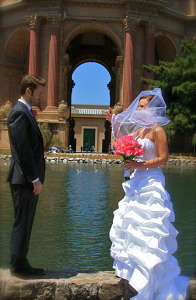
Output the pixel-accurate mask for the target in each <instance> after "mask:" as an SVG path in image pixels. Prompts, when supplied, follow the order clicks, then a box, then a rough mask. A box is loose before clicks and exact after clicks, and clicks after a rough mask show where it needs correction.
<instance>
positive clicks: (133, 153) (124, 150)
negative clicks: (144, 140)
mask: <svg viewBox="0 0 196 300" xmlns="http://www.w3.org/2000/svg"><path fill="white" fill-rule="evenodd" d="M113 146H114V151H113V153H114V154H116V155H121V156H123V158H124V160H126V159H134V160H135V159H137V158H138V157H139V156H141V155H143V154H144V150H143V149H142V148H141V147H142V145H140V144H139V143H138V141H137V140H136V139H134V137H133V136H131V135H126V136H123V137H121V138H119V139H118V140H116V141H115V142H114V145H113ZM128 172H129V175H128V174H127V171H126V170H125V173H124V177H125V180H127V179H129V177H130V171H128Z"/></svg>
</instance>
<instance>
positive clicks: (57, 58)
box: [0, 0, 196, 150]
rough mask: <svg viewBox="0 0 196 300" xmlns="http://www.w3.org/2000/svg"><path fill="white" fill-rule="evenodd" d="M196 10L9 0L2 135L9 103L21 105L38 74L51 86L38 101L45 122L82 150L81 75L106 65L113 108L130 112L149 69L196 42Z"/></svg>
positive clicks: (176, 3) (188, 0) (108, 1)
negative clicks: (24, 89)
mask: <svg viewBox="0 0 196 300" xmlns="http://www.w3.org/2000/svg"><path fill="white" fill-rule="evenodd" d="M195 9H196V3H195V0H172V1H170V0H98V1H95V0H1V2H0V22H1V24H0V106H1V111H0V118H1V135H2V134H3V135H4V134H5V133H4V132H3V131H4V130H5V120H6V114H5V113H4V108H5V104H6V103H7V101H8V100H9V101H10V102H11V104H12V105H13V104H14V103H15V102H16V100H17V98H18V97H19V95H20V90H19V87H20V80H21V78H22V76H23V75H24V74H27V73H30V74H35V75H39V76H41V77H44V78H45V79H46V80H47V86H46V87H42V88H39V90H38V91H37V94H36V101H37V102H36V107H37V108H36V109H37V111H38V114H37V118H38V121H40V122H49V123H50V127H51V130H52V131H53V132H54V134H56V135H57V136H59V137H60V138H61V139H62V141H63V144H64V146H68V145H69V144H72V143H75V139H76V138H75V135H77V134H78V133H77V132H78V126H79V123H78V122H79V121H78V120H77V114H75V112H74V110H71V105H72V103H71V95H72V88H73V86H74V82H73V80H72V74H73V72H74V70H75V69H76V68H77V67H78V66H79V65H80V64H82V63H85V62H97V63H100V64H102V65H103V66H104V67H105V68H106V69H107V70H108V72H109V73H110V76H111V81H110V83H109V84H108V88H109V92H110V105H111V106H114V105H115V104H116V103H117V102H120V104H121V106H122V107H123V108H126V107H127V106H128V105H129V104H130V102H131V101H132V99H133V98H134V96H135V95H136V94H137V93H138V92H140V91H141V89H143V88H144V87H143V86H142V83H141V80H140V78H141V76H145V77H152V74H150V73H146V72H145V71H144V69H143V65H144V64H157V63H158V61H159V60H160V59H161V60H167V61H172V60H174V59H175V57H176V55H177V53H178V49H179V45H180V42H181V40H182V39H184V38H189V39H193V38H194V34H195ZM62 99H63V101H62ZM60 102H61V107H59V103H60ZM2 106H3V107H2ZM62 112H63V113H62ZM94 118H95V119H96V118H97V115H94ZM97 119H99V118H97ZM102 122H104V123H103V124H102V126H104V129H103V130H104V131H105V132H104V133H103V134H102V143H101V141H100V142H99V143H101V144H103V145H105V146H104V147H103V148H102V146H100V145H98V144H97V149H101V148H102V149H103V150H104V149H106V148H107V146H108V145H109V142H110V135H109V133H108V130H109V129H108V125H107V122H105V121H104V120H103V118H102ZM74 126H76V128H75V127H74ZM89 126H90V125H89ZM91 126H93V125H91ZM1 140H2V138H1ZM4 143H5V139H4ZM80 144H81V140H80ZM3 147H4V148H6V146H3ZM76 147H78V146H77V145H76Z"/></svg>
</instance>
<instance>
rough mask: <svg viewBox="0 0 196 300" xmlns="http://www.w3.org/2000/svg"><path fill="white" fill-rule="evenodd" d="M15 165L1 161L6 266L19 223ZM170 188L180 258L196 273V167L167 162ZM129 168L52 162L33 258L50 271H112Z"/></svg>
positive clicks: (0, 224)
mask: <svg viewBox="0 0 196 300" xmlns="http://www.w3.org/2000/svg"><path fill="white" fill-rule="evenodd" d="M8 167H9V165H8V164H6V163H4V162H2V161H1V162H0V243H1V247H0V267H7V266H8V262H9V247H10V233H11V227H12V222H13V208H12V200H11V195H10V191H9V185H8V184H7V183H6V182H5V178H6V174H7V171H8ZM163 170H164V174H165V176H166V189H167V190H168V192H169V193H170V195H171V200H172V202H173V205H174V210H175V214H176V222H175V227H176V228H177V230H178V231H179V235H178V244H179V247H178V250H177V252H176V255H175V256H176V257H177V258H178V259H179V263H180V266H181V268H182V270H183V273H184V274H187V273H188V274H192V273H193V272H194V271H195V265H194V264H195V260H194V258H195V240H196V239H195V212H196V206H195V200H194V198H195V173H196V168H195V167H194V166H190V167H185V166H184V167H183V166H179V167H177V166H175V167H173V166H165V167H164V168H163ZM122 180H123V166H122V165H98V164H79V163H69V164H63V163H59V164H47V168H46V181H45V184H44V189H43V191H42V193H41V194H40V197H39V203H38V207H37V212H36V217H35V222H34V225H33V231H32V237H31V243H30V251H29V255H28V257H29V260H30V262H31V263H32V265H35V266H41V267H44V268H45V269H47V270H65V269H71V270H80V271H82V270H89V271H98V270H103V271H104V270H112V259H111V258H110V245H111V242H110V239H109V236H108V233H109V230H110V227H111V224H112V219H113V211H114V210H115V209H116V208H117V206H118V201H119V200H121V199H122V198H123V195H124V192H123V190H122V186H121V183H122Z"/></svg>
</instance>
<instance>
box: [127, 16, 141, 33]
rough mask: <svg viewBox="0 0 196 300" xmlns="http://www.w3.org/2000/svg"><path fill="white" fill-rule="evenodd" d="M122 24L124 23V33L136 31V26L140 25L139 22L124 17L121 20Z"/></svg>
mask: <svg viewBox="0 0 196 300" xmlns="http://www.w3.org/2000/svg"><path fill="white" fill-rule="evenodd" d="M123 23H124V27H125V31H129V30H136V29H137V27H138V25H139V24H140V20H139V19H132V18H130V17H128V16H126V17H125V18H124V19H123Z"/></svg>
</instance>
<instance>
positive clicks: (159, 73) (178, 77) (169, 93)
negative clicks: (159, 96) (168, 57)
mask: <svg viewBox="0 0 196 300" xmlns="http://www.w3.org/2000/svg"><path fill="white" fill-rule="evenodd" d="M144 68H145V69H146V70H147V71H149V72H153V73H154V74H155V80H152V79H146V78H142V81H143V82H145V83H147V84H149V87H150V88H156V87H160V88H162V91H163V95H164V98H165V99H166V101H167V104H168V109H167V114H168V117H169V119H170V120H171V122H170V123H169V124H168V125H167V133H168V135H169V136H173V135H175V134H176V133H178V134H179V133H180V134H191V135H193V134H194V132H195V124H196V101H195V95H196V44H195V43H193V42H191V41H188V40H184V41H182V43H181V46H180V51H179V55H178V56H177V58H176V60H175V61H173V62H166V61H160V62H159V65H158V66H153V65H148V66H144Z"/></svg>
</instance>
